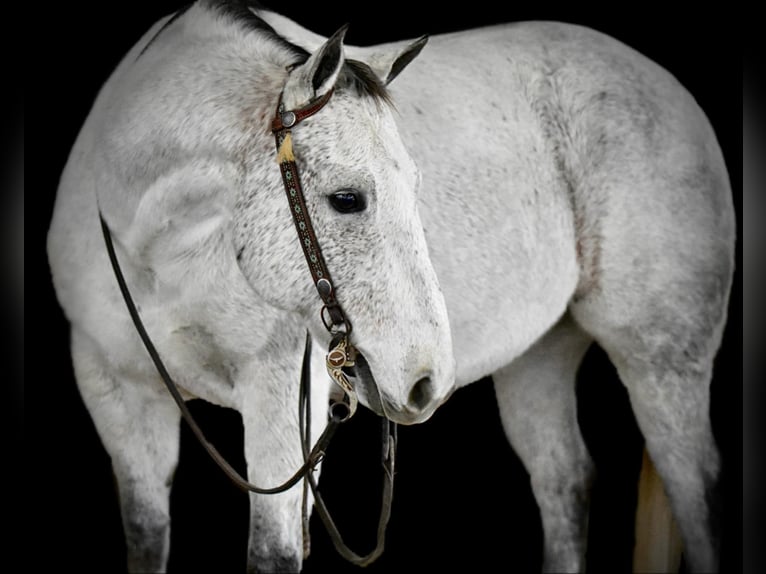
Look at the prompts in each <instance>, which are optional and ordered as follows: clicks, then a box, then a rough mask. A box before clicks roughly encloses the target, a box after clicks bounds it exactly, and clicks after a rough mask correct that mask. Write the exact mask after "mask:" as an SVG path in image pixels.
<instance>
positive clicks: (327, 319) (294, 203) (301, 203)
mask: <svg viewBox="0 0 766 574" xmlns="http://www.w3.org/2000/svg"><path fill="white" fill-rule="evenodd" d="M332 92H333V91H332V90H330V91H329V92H328V93H327V94H326V95H324V96H322V97H320V98H318V99H316V100H315V101H313V102H309V104H307V105H306V106H304V107H302V108H299V109H297V110H288V111H286V110H285V109H284V105H283V104H282V103H280V104H279V108H278V110H277V115H276V117H275V118H274V120H273V122H272V127H271V131H272V133H273V134H274V137H275V140H276V146H277V162H278V163H279V168H280V172H281V174H282V182H283V183H284V188H285V194H286V195H287V200H288V202H289V204H290V212H291V213H292V217H293V222H294V223H295V229H296V231H297V232H298V237H299V239H300V243H301V247H302V248H303V254H304V256H305V258H306V263H307V264H308V267H309V271H310V272H311V277H312V279H313V281H314V286H315V287H316V290H317V292H318V293H319V297H320V298H321V300H322V303H323V306H322V309H321V312H320V315H321V318H322V322H323V323H324V325H325V327H326V328H327V330H328V331H329V332H330V334H331V335H332V341H331V343H330V350H329V351H328V353H327V356H326V364H327V372H328V373H329V375H330V378H331V379H332V380H333V381H334V382H335V383H336V384H337V385H338V386H340V387H341V389H343V392H344V393H345V399H346V400H345V401H339V402H333V403H331V404H330V408H329V412H328V414H329V416H328V421H327V424H326V426H325V428H324V430H323V431H322V434H321V435H320V436H319V438H318V439H317V441H316V443H315V444H314V446H313V448H310V445H311V433H310V429H311V390H310V387H311V368H310V366H311V337H310V335H309V334H308V333H307V334H306V345H305V348H304V354H303V363H302V366H301V378H300V388H299V404H298V418H299V427H300V441H301V450H302V453H303V465H302V466H301V467H300V468H299V469H298V470H297V471H295V473H294V474H293V475H292V476H291V477H290V478H289V479H287V480H286V481H285V482H283V483H282V484H280V485H278V486H275V487H271V488H262V487H259V486H256V485H255V484H252V483H250V482H248V481H247V480H246V479H245V478H243V477H242V476H241V475H240V474H239V473H238V472H237V471H236V470H235V469H234V468H233V467H232V466H231V465H230V464H229V463H228V462H227V461H226V459H225V458H224V457H223V456H222V455H221V454H220V453H219V452H218V449H216V448H215V446H213V445H212V444H211V443H210V442H208V440H207V439H206V438H205V435H204V433H203V432H202V429H201V428H200V427H199V425H198V424H197V423H196V421H195V420H194V417H193V416H192V414H191V411H189V408H188V407H187V406H186V402H185V401H184V399H183V397H182V396H181V392H180V390H179V389H178V386H177V385H176V383H175V382H174V381H173V379H172V377H171V376H170V374H169V373H168V370H167V368H166V367H165V365H164V363H163V362H162V359H161V358H160V355H159V353H158V352H157V349H156V347H155V346H154V343H152V340H151V338H150V337H149V334H148V333H147V331H146V328H145V327H144V324H143V322H142V320H141V317H140V315H139V313H138V309H137V308H136V305H135V303H134V301H133V297H132V296H131V294H130V290H129V289H128V286H127V283H126V281H125V277H124V275H123V273H122V269H121V267H120V264H119V261H118V260H117V255H116V253H115V249H114V244H113V241H112V234H111V232H110V230H109V227H108V225H107V224H106V221H104V218H103V216H102V215H101V214H100V213H99V215H100V218H101V230H102V231H103V234H104V242H105V244H106V250H107V252H108V254H109V260H110V262H111V264H112V269H113V270H114V274H115V277H116V279H117V283H118V285H119V288H120V292H121V293H122V296H123V299H124V300H125V305H126V306H127V308H128V312H129V314H130V317H131V319H132V320H133V324H134V326H135V328H136V331H138V334H139V336H140V337H141V341H142V342H143V344H144V347H145V348H146V350H147V352H148V353H149V356H150V357H151V359H152V362H153V363H154V366H155V368H156V369H157V372H158V373H159V375H160V378H162V381H163V383H164V384H165V386H166V387H167V389H168V392H169V393H170V395H171V396H172V397H173V400H174V401H175V403H176V405H178V408H179V410H180V411H181V415H182V416H183V419H184V420H185V421H186V423H187V424H188V425H189V428H190V429H191V431H192V433H194V436H195V437H196V438H197V440H198V441H199V443H200V444H201V445H202V447H203V448H204V449H205V451H206V452H207V453H208V455H210V458H212V459H213V461H215V463H216V464H217V465H218V466H219V467H220V468H221V470H223V472H224V473H225V474H226V475H227V476H228V477H229V478H230V479H231V480H232V482H234V484H236V485H237V486H238V487H239V488H241V489H242V490H244V491H250V492H255V493H257V494H278V493H280V492H285V491H287V490H289V489H290V488H292V487H293V486H295V485H296V484H297V483H298V482H299V481H300V480H303V482H304V485H303V488H304V490H303V507H302V525H303V555H304V559H305V558H307V557H308V552H309V529H308V523H309V513H308V508H307V504H308V491H307V485H308V488H311V491H312V493H313V494H314V506H315V507H316V509H317V513H318V514H319V517H320V518H321V520H322V522H323V523H324V525H325V528H326V529H327V531H328V533H329V535H330V538H331V540H332V542H333V545H334V546H335V549H336V550H337V552H338V553H339V554H340V555H341V556H343V558H345V559H346V560H348V561H349V562H351V563H352V564H355V565H357V566H367V565H369V564H371V563H372V562H374V561H375V560H377V559H378V558H379V557H380V556H381V554H383V549H384V546H385V532H386V526H387V525H388V521H389V518H390V516H391V504H392V501H393V489H394V461H395V456H396V442H397V432H396V430H397V429H396V424H395V423H393V422H391V421H389V420H388V419H386V418H383V419H382V421H383V424H382V452H381V459H382V460H381V463H382V466H383V471H384V472H383V495H382V501H381V511H380V519H379V521H378V529H377V544H376V546H375V549H374V550H373V551H372V552H370V553H369V554H366V555H364V556H360V555H358V554H356V553H355V552H354V551H353V550H351V549H350V548H349V547H348V546H347V545H346V544H345V542H344V541H343V538H342V537H341V535H340V532H339V531H338V528H337V526H336V525H335V522H334V521H333V519H332V517H331V516H330V513H329V511H328V509H327V505H326V504H325V502H324V500H323V499H322V496H321V494H320V492H319V488H318V486H317V482H316V479H315V477H314V474H313V472H314V470H315V469H316V467H317V465H318V464H319V463H320V462H321V461H322V459H323V458H324V455H325V452H326V449H327V447H328V445H329V443H330V440H331V439H332V437H333V435H334V434H335V431H336V430H337V428H338V427H339V426H340V425H341V424H342V423H344V422H345V421H347V420H349V419H350V418H351V417H352V416H353V415H354V413H355V412H356V409H357V405H358V399H357V396H356V391H355V390H354V387H353V385H352V384H351V383H350V381H349V380H348V377H347V376H346V374H345V373H344V372H343V369H344V367H352V366H353V365H354V360H355V357H356V354H357V351H356V349H355V348H354V346H353V345H352V344H351V342H350V340H349V338H350V335H351V329H352V327H351V322H350V321H349V320H348V319H347V318H346V316H345V313H344V312H343V309H342V307H341V305H340V303H339V302H338V300H337V299H336V297H335V289H334V286H333V283H332V280H331V278H330V273H329V271H328V269H327V264H326V263H325V260H324V257H323V256H322V252H321V250H320V248H319V243H318V241H317V238H316V234H315V232H314V228H313V226H312V224H311V220H310V218H309V214H308V210H307V209H306V201H305V198H304V195H303V188H302V186H301V184H300V179H299V177H298V168H297V165H296V163H295V155H294V153H293V147H292V128H293V127H295V126H296V125H297V124H299V123H300V122H301V121H303V120H305V119H306V118H308V117H310V116H312V115H314V114H315V113H317V112H318V111H319V110H321V109H322V108H323V107H324V106H325V104H326V103H327V102H328V101H329V99H330V97H331V96H332Z"/></svg>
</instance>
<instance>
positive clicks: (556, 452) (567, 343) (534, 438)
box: [492, 317, 593, 572]
mask: <svg viewBox="0 0 766 574" xmlns="http://www.w3.org/2000/svg"><path fill="white" fill-rule="evenodd" d="M590 343H591V339H590V338H589V337H588V336H587V335H585V334H584V333H583V332H582V331H581V330H580V329H579V328H578V327H577V326H576V325H574V324H573V322H572V321H571V319H569V318H568V317H564V318H563V319H562V320H561V321H560V322H559V324H558V325H556V326H555V327H553V329H551V331H550V332H548V333H547V334H546V335H545V336H544V337H543V338H542V339H541V340H540V341H538V342H537V343H536V344H535V345H534V346H533V347H532V348H531V349H530V350H529V351H527V352H526V353H525V354H524V355H523V356H522V357H520V358H518V359H517V360H516V361H514V362H513V363H512V364H511V365H509V366H507V367H505V368H503V369H501V370H500V371H498V372H496V373H494V374H493V375H492V378H493V379H494V382H495V392H496V394H497V401H498V406H499V408H500V417H501V419H502V422H503V427H504V428H505V432H506V435H507V436H508V440H509V441H510V443H511V445H512V446H513V448H514V450H515V451H516V453H517V454H518V455H519V457H520V459H521V461H522V462H523V463H524V466H525V467H526V469H527V471H528V472H529V475H530V479H531V482H532V491H533V492H534V495H535V498H536V500H537V504H538V506H539V508H540V515H541V519H542V523H543V535H544V559H543V570H544V571H546V572H580V571H582V570H584V560H585V547H586V542H587V531H588V528H587V524H588V494H589V488H590V479H591V474H592V469H593V463H592V461H591V459H590V456H589V455H588V451H587V449H586V447H585V443H584V442H583V439H582V435H581V434H580V430H579V427H578V425H577V413H576V406H577V405H576V398H575V376H576V372H577V368H578V366H579V364H580V361H581V360H582V357H583V355H584V354H585V351H586V350H587V349H588V346H589V345H590Z"/></svg>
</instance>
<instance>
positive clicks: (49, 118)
mask: <svg viewBox="0 0 766 574" xmlns="http://www.w3.org/2000/svg"><path fill="white" fill-rule="evenodd" d="M323 4H324V3H318V2H317V3H306V4H300V3H299V4H292V5H289V6H280V7H279V8H278V11H280V12H282V13H283V14H285V15H287V16H289V17H291V18H293V19H295V20H297V21H298V22H299V23H301V24H303V25H304V26H306V27H308V28H310V29H313V30H314V31H316V32H318V33H321V34H324V35H328V34H331V33H332V32H333V31H335V29H337V28H338V27H339V26H340V25H342V24H344V23H346V22H350V23H351V28H350V30H349V33H348V35H347V41H348V42H349V43H352V44H361V45H364V44H372V43H378V42H382V41H389V40H396V39H401V38H412V37H417V36H419V35H421V34H423V33H430V34H437V33H440V32H446V31H452V30H460V29H466V28H470V27H475V26H480V25H485V24H491V23H496V22H505V21H518V20H532V19H539V20H560V21H567V22H574V23H579V24H584V25H586V26H590V27H593V28H595V29H598V30H600V31H603V32H606V33H608V34H610V35H612V36H614V37H616V38H617V39H619V40H621V41H623V42H625V43H627V44H628V45H630V46H632V47H634V48H636V49H637V50H639V51H640V52H642V53H643V54H645V55H647V56H648V57H650V58H652V59H653V60H655V61H656V62H658V63H659V64H660V65H662V66H663V67H665V68H667V69H668V70H669V71H671V72H672V73H673V74H674V75H675V76H676V77H677V78H678V79H679V80H680V81H681V82H682V83H683V84H684V85H685V86H686V87H687V88H688V89H689V90H690V91H691V93H692V94H693V95H694V96H695V97H696V99H697V101H698V102H699V103H700V105H701V107H702V108H703V109H704V110H705V112H706V113H707V115H708V117H709V118H710V120H711V122H712V124H713V126H714V128H715V130H716V133H717V135H718V138H719V142H720V144H721V147H722V148H723V151H724V154H725V157H726V161H727V165H728V166H729V171H730V177H731V180H732V187H733V190H734V196H735V202H736V206H737V210H738V220H739V221H740V222H741V196H742V192H741V190H742V179H741V171H740V170H739V164H740V162H741V147H740V142H741V141H742V140H741V131H740V129H741V128H740V126H741V124H740V110H741V107H740V102H741V99H740V95H741V92H740V91H739V86H740V78H741V75H740V70H741V68H740V59H739V58H740V52H739V45H738V43H737V42H736V41H735V38H734V36H735V34H736V33H737V31H736V29H735V28H734V17H733V15H732V14H727V12H726V10H725V9H724V10H722V9H721V7H720V6H718V7H717V10H716V11H715V12H714V13H713V12H711V13H705V12H704V11H702V10H701V9H700V8H697V9H696V13H694V14H692V15H689V14H688V13H687V14H685V15H684V16H676V17H672V16H670V15H668V14H666V13H665V12H666V11H665V10H657V11H655V10H650V9H649V7H648V6H647V5H643V4H642V5H641V6H642V8H641V9H638V8H635V7H633V8H630V7H629V8H627V9H624V8H623V7H622V5H620V4H614V5H613V8H612V9H611V10H607V11H603V10H600V11H589V10H587V9H586V10H583V9H582V7H581V6H579V5H577V6H576V5H575V4H574V3H571V4H569V7H567V8H565V9H557V8H555V7H553V6H551V5H548V4H546V5H541V6H533V5H532V4H528V3H507V4H503V5H499V6H492V5H491V4H490V3H489V2H486V1H480V2H470V3H465V4H464V5H454V7H453V8H446V7H444V6H442V5H438V4H434V6H438V10H436V11H434V10H424V11H421V12H417V13H414V12H411V11H410V10H412V9H414V7H415V4H414V3H413V2H402V1H398V2H388V3H385V4H382V3H375V4H367V3H361V2H340V3H333V4H332V6H331V7H328V6H324V5H323ZM180 5H181V2H167V1H162V2H131V3H119V4H117V3H99V4H98V5H95V4H94V5H86V4H82V3H57V5H56V6H55V7H53V6H51V7H49V8H40V9H39V12H40V13H39V14H31V15H32V16H33V18H34V20H35V24H34V25H35V26H36V30H35V33H36V36H35V37H36V38H38V39H39V41H41V42H42V45H41V46H39V48H40V50H39V51H38V52H37V55H36V56H35V55H34V54H33V56H32V65H31V66H29V67H28V68H27V74H28V75H27V81H28V84H31V85H32V86H31V89H30V90H29V91H28V96H27V97H28V98H29V99H31V100H32V106H33V112H34V113H33V114H32V116H31V118H32V119H30V120H28V123H29V124H30V125H31V127H32V129H33V131H34V132H35V134H37V135H35V137H34V138H33V139H34V142H33V144H32V150H31V154H30V155H31V157H32V166H33V167H32V169H31V170H30V173H29V174H28V175H29V177H30V178H31V181H32V184H31V185H30V190H31V197H32V202H33V207H34V211H33V214H34V215H32V216H30V219H31V220H32V227H31V228H30V231H29V232H27V236H28V237H31V241H32V243H31V246H30V250H31V255H30V257H29V258H28V259H29V263H30V265H31V266H32V277H33V278H32V281H33V283H34V288H35V290H36V294H35V303H34V305H32V306H30V313H31V315H30V317H31V318H30V319H29V320H30V323H31V324H30V326H29V327H28V329H29V333H30V337H31V338H32V340H33V345H34V348H35V349H37V350H43V351H44V354H43V355H41V354H38V353H36V354H35V355H34V357H33V359H31V360H30V364H29V368H30V369H31V371H30V372H31V374H30V378H29V382H28V384H27V387H26V389H27V391H31V395H32V403H31V404H32V406H31V407H30V410H31V411H32V424H31V425H30V428H31V433H29V438H28V440H27V443H26V451H27V459H28V461H30V462H31V463H32V468H33V469H35V470H36V472H37V473H38V476H40V477H43V478H44V480H45V481H50V480H54V479H55V480H57V481H59V482H58V484H57V486H56V487H55V488H51V487H50V483H49V482H47V483H44V484H47V485H48V488H45V489H34V488H30V490H29V492H31V495H30V496H29V502H30V504H28V505H27V504H25V505H24V509H25V510H24V513H25V519H26V520H25V522H26V524H27V536H26V538H27V544H28V546H27V547H28V548H37V549H38V550H36V551H35V554H34V555H33V556H32V558H33V559H35V561H36V563H37V564H39V565H40V566H41V567H44V568H45V567H56V568H57V569H68V568H70V567H73V568H76V569H78V570H97V571H99V572H117V571H120V570H123V569H124V552H125V549H124V543H123V540H122V533H121V526H120V520H119V511H118V506H117V499H116V495H115V492H114V488H113V481H112V476H111V470H110V465H109V460H108V457H107V456H106V454H105V452H104V451H103V449H102V447H101V445H100V442H99V439H98V436H97V435H96V432H95V430H94V428H93V426H92V423H91V422H90V419H89V416H88V414H87V411H86V410H85V408H84V407H83V405H82V403H81V401H80V398H79V395H78V393H77V389H76V387H75V384H74V380H73V378H72V369H71V363H70V359H69V355H68V334H67V325H66V322H65V321H64V319H63V316H62V314H61V312H60V310H59V308H58V305H57V303H56V300H55V297H54V294H53V291H52V287H51V285H50V278H49V272H48V268H47V261H46V256H45V234H46V232H47V227H48V223H49V221H50V215H51V210H52V204H53V199H54V196H55V191H56V186H57V182H58V177H59V175H60V173H61V170H62V168H63V166H64V163H65V161H66V158H67V154H68V151H69V149H70V147H71V145H72V143H73V142H74V139H75V137H76V135H77V132H78V130H79V128H80V126H81V124H82V122H83V120H84V118H85V116H86V114H87V112H88V111H89V108H90V106H91V104H92V101H93V99H94V97H95V95H96V93H97V91H98V89H99V87H100V86H101V84H102V83H103V82H104V81H105V80H106V79H107V77H108V75H109V74H110V72H111V70H112V69H113V68H114V66H116V64H117V63H118V61H119V59H120V58H121V57H122V56H123V55H124V53H125V52H126V51H127V50H128V49H129V48H130V47H131V46H132V45H133V44H134V43H135V42H136V41H137V40H138V39H139V37H140V36H141V35H142V34H143V33H144V32H145V31H146V30H147V29H148V28H149V27H150V26H151V25H152V24H153V23H154V22H155V21H156V20H157V19H159V18H160V17H161V16H163V15H165V14H168V13H170V12H172V11H174V10H175V9H177V8H178V7H180ZM635 6H638V5H635ZM16 49H18V50H22V48H21V47H17V48H16ZM740 228H741V224H740ZM738 268H739V269H738V271H737V275H736V277H735V284H734V287H733V291H732V300H731V303H730V319H729V325H728V327H727V330H726V333H725V339H724V344H723V347H722V350H721V352H720V353H719V358H718V360H717V362H716V371H715V378H714V383H713V407H712V416H713V423H714V431H715V434H716V437H717V439H718V442H719V445H720V447H721V449H722V453H723V457H724V465H725V466H724V470H725V476H724V489H723V490H724V499H725V503H726V514H725V517H724V526H725V530H724V554H723V564H722V566H723V570H724V571H740V570H741V568H742V559H741V535H742V526H741V524H742V522H741V512H742V497H741V489H740V488H741V487H740V485H741V483H742V482H741V481H742V471H741V469H742V449H741V436H742V435H741V434H740V433H739V430H740V421H741V404H742V403H741V400H742V394H741V393H742V386H741V380H742V371H741V364H742V363H741V362H740V350H741V333H742V330H741V325H742V323H741V317H742V314H741V293H742V287H741V245H740V246H738ZM39 357H44V359H42V358H39ZM578 396H579V402H580V405H579V407H580V423H581V427H582V430H583V433H584V435H585V437H586V441H587V443H588V446H589V448H590V450H591V454H592V456H593V458H594V460H595V462H596V464H597V467H598V473H599V474H598V479H597V482H596V484H595V486H594V493H593V507H592V512H591V532H590V549H589V557H588V558H589V569H590V570H592V571H608V572H616V571H626V570H628V569H629V567H630V550H631V546H632V536H633V533H632V523H633V516H632V512H633V510H632V507H633V505H634V504H635V482H636V479H637V473H638V468H639V465H640V455H641V448H642V445H641V438H640V435H639V433H638V431H637V430H636V427H635V423H634V422H633V418H632V415H631V413H630V410H629V408H628V406H627V398H626V395H625V392H624V390H623V388H622V387H621V385H620V383H619V382H618V381H617V379H616V377H615V374H614V372H613V370H612V368H611V366H610V365H609V363H608V362H607V361H606V360H605V358H604V355H603V353H602V352H601V351H599V350H598V349H596V348H594V349H592V350H591V352H589V354H588V356H587V357H586V360H585V362H584V365H583V368H582V369H581V372H580V376H579V382H578ZM194 410H195V413H197V414H198V415H199V416H200V419H201V424H202V425H203V427H204V428H205V429H206V432H207V433H208V435H209V437H210V439H211V440H212V441H213V442H214V443H216V444H217V445H219V447H220V449H221V450H222V451H223V452H224V454H225V455H227V456H228V458H229V459H230V460H231V461H232V462H233V463H234V464H235V466H237V467H238V468H239V469H240V470H241V471H243V470H244V459H243V456H242V443H243V441H242V429H241V421H240V419H239V415H238V414H237V413H234V412H233V411H227V410H224V409H218V408H214V407H210V406H209V405H204V404H195V405H194ZM360 415H361V416H358V417H356V418H355V420H354V421H353V422H352V423H350V424H349V425H348V426H347V427H346V428H344V429H343V432H342V433H341V434H340V436H338V437H337V439H336V441H335V442H334V444H333V445H332V447H331V451H330V453H329V455H328V458H327V460H326V462H325V464H324V471H323V474H322V487H323V491H324V492H325V493H326V494H325V496H326V499H327V501H328V503H329V504H330V506H331V507H332V508H333V509H335V512H336V514H337V516H336V520H337V522H338V524H339V526H340V527H341V529H342V531H343V532H344V533H345V536H346V538H347V541H348V542H349V543H351V544H352V545H353V546H354V547H355V548H356V549H358V551H359V552H364V551H367V550H369V549H370V547H371V545H372V544H373V539H374V532H375V522H376V520H377V506H378V500H379V492H380V488H379V487H380V478H379V474H380V473H379V472H378V468H377V459H376V457H377V452H378V448H377V442H376V441H377V430H378V425H377V420H376V419H375V417H373V416H370V415H368V413H366V412H362V413H360ZM400 438H401V444H400V451H399V459H398V461H397V463H398V474H397V489H396V496H395V505H394V513H393V517H392V520H391V523H390V525H389V528H388V545H387V550H386V553H385V555H384V556H383V558H382V559H381V560H380V561H379V562H377V563H376V564H374V565H373V566H371V567H370V568H369V570H370V571H376V572H378V571H379V572H390V571H400V570H405V569H407V570H408V569H409V568H412V567H420V568H423V569H426V568H428V569H429V570H431V569H433V570H442V569H444V568H446V567H448V566H449V567H454V568H456V569H457V570H458V571H461V570H466V571H468V570H470V571H494V570H501V569H502V570H506V571H519V572H533V571H537V570H538V569H539V565H540V559H541V544H542V542H541V531H540V522H539V519H538V517H537V509H536V506H535V502H534V500H533V498H532V496H531V491H530V489H529V485H528V477H527V475H526V473H525V471H524V470H523V468H522V467H521V465H520V463H519V461H518V459H517V458H516V457H515V455H514V454H513V452H512V450H511V449H510V447H509V446H508V444H507V442H506V440H505V437H504V435H503V433H502V430H501V428H500V422H499V418H498V415H497V409H496V406H495V404H494V395H493V392H492V388H491V383H490V381H489V380H483V381H481V382H479V383H477V384H474V385H471V386H470V387H468V388H466V389H463V390H461V391H459V392H457V393H456V394H455V395H454V397H453V398H452V399H451V400H450V402H449V403H448V404H447V405H445V406H444V407H443V408H442V409H441V410H440V411H439V412H438V413H437V414H436V415H434V417H433V418H432V419H431V421H429V422H428V423H426V424H424V425H421V426H418V427H411V428H402V429H401V434H400ZM190 439H191V437H190V436H189V434H188V433H186V432H184V434H183V436H182V454H181V462H180V464H179V467H178V472H177V474H176V482H175V485H174V490H173V495H172V500H171V514H172V517H173V525H172V550H171V558H170V569H171V570H173V571H176V572H180V571H195V572H203V571H211V572H212V571H215V572H225V571H234V572H242V571H244V568H245V549H246V545H247V522H248V510H247V506H248V501H247V496H246V495H244V494H242V493H240V492H239V491H237V489H236V488H235V487H234V486H232V485H231V484H229V483H228V481H227V479H226V478H225V477H223V475H222V474H221V473H220V471H218V470H217V468H215V467H214V466H213V464H212V463H211V462H209V461H208V460H206V459H205V458H204V457H203V456H202V454H201V449H200V448H199V447H198V446H197V445H196V444H194V443H193V442H192V441H191V440H190ZM25 478H27V477H25ZM28 478H30V480H29V481H28V485H29V486H28V488H29V487H40V486H43V484H37V483H36V481H35V480H34V479H31V477H28ZM341 483H342V484H343V487H344V489H346V490H344V491H341V489H340V486H341ZM11 502H12V503H14V502H17V501H13V500H12V501H11ZM312 542H313V552H312V556H311V558H310V559H309V560H308V562H306V564H305V570H306V571H308V572H317V571H325V570H327V569H331V570H332V571H342V570H351V569H353V567H351V566H348V565H346V564H345V563H344V562H343V561H342V560H341V559H340V558H339V557H338V556H337V555H336V554H335V553H334V551H333V550H332V548H331V546H330V544H329V541H328V539H327V536H326V534H325V533H324V530H323V528H322V526H321V524H320V523H319V521H318V519H317V517H316V516H315V517H314V519H313V520H312Z"/></svg>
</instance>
